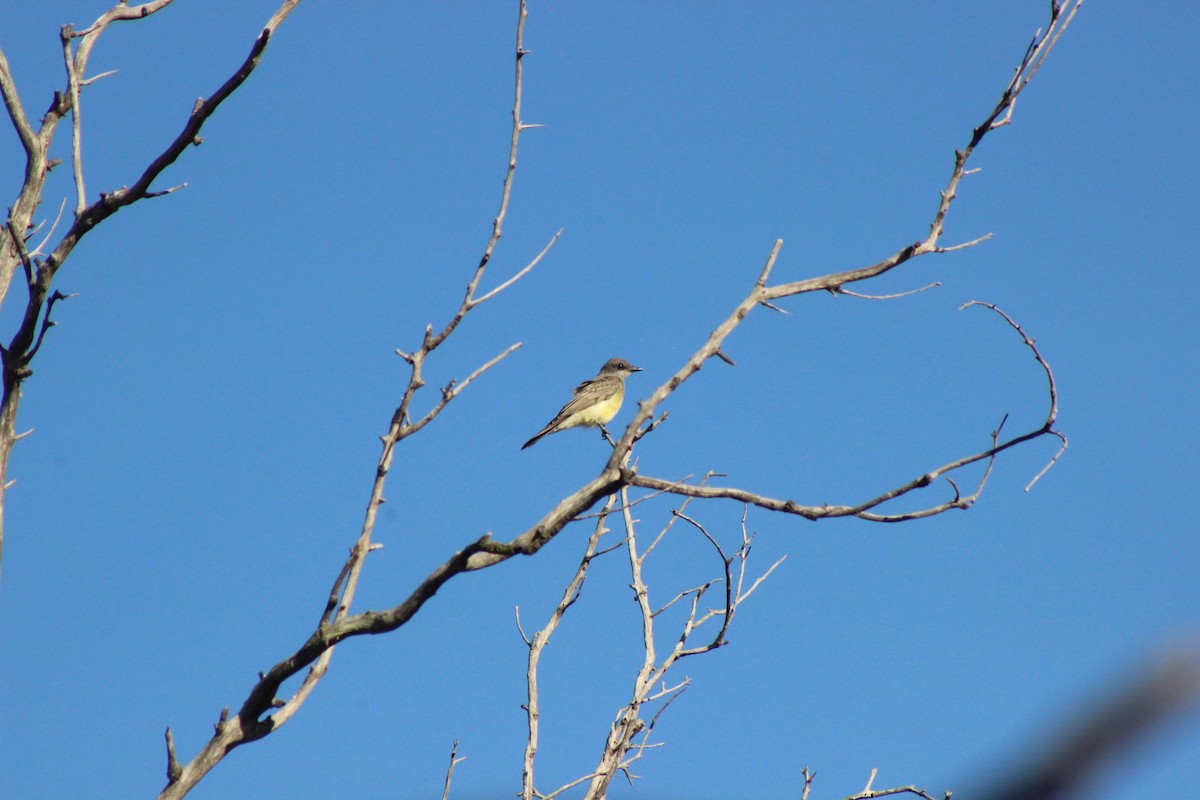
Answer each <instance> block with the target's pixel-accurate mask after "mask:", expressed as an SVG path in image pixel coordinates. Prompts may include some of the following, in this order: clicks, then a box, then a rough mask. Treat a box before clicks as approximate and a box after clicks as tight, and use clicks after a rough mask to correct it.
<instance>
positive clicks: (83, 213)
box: [0, 0, 300, 554]
mask: <svg viewBox="0 0 1200 800" xmlns="http://www.w3.org/2000/svg"><path fill="white" fill-rule="evenodd" d="M170 2H171V0H155V1H154V2H148V3H143V4H141V5H137V6H130V5H128V4H127V3H125V2H120V3H118V4H117V5H115V6H114V7H113V8H111V9H109V10H108V11H107V12H105V13H104V14H103V15H101V16H100V18H99V19H97V20H96V21H95V22H94V23H92V25H91V26H90V27H88V28H87V29H86V30H84V31H82V32H79V33H76V32H74V31H73V30H72V29H71V28H70V27H69V26H68V27H64V28H63V29H62V30H61V32H60V39H61V41H62V47H63V61H64V63H65V66H66V70H67V88H66V91H65V92H56V93H55V95H54V99H53V101H52V102H51V104H50V108H49V110H47V112H46V113H45V115H43V117H42V119H41V124H40V128H38V129H37V130H36V131H35V130H34V129H33V126H32V125H31V124H30V122H29V119H28V117H27V116H26V113H25V110H24V107H23V106H22V104H21V101H20V98H19V97H18V94H17V88H16V84H15V82H14V81H13V79H12V74H11V70H10V69H9V66H8V61H7V59H6V58H5V57H4V54H3V53H2V52H0V95H3V98H4V105H5V108H6V109H7V111H8V116H9V119H10V120H11V121H12V123H13V126H14V128H15V129H16V131H17V135H18V138H20V140H21V145H22V147H23V149H24V150H25V178H24V181H23V183H22V185H21V189H20V191H19V192H18V195H17V200H16V202H15V203H13V205H12V206H11V207H10V208H9V209H8V219H7V220H6V221H5V224H4V226H3V227H0V301H2V300H3V299H4V298H5V297H6V296H7V294H8V290H9V287H10V285H11V282H12V275H13V272H14V271H15V269H16V265H17V264H18V263H20V264H21V265H22V266H23V267H24V269H25V271H26V278H27V281H26V282H27V285H28V288H29V294H28V298H27V300H26V304H25V311H24V314H23V316H22V319H21V322H20V324H19V325H18V327H17V330H16V333H15V334H14V335H13V336H12V338H11V339H10V340H9V342H8V344H7V345H6V346H5V347H3V349H2V351H0V353H2V355H3V395H2V397H0V554H2V552H3V542H4V526H3V504H4V497H3V492H4V487H6V486H7V485H8V481H7V480H6V478H7V473H8V462H9V457H10V455H11V453H12V447H13V444H14V443H15V442H16V441H17V434H16V417H17V407H18V405H19V403H20V396H21V392H20V386H21V383H22V381H24V380H25V379H26V378H28V377H29V376H30V375H31V374H32V371H31V370H30V368H29V364H30V361H31V360H32V359H33V357H34V356H35V355H36V354H37V350H38V348H39V347H40V345H41V343H42V341H43V340H44V338H45V333H46V330H47V329H48V328H49V327H50V326H52V325H53V322H51V321H50V315H49V312H50V306H52V305H53V303H54V302H55V301H56V300H57V299H61V298H62V297H64V295H63V294H62V293H60V292H58V291H57V290H55V291H54V292H53V293H52V292H51V283H52V282H53V280H54V277H55V274H56V273H57V271H58V270H59V268H60V267H62V265H63V263H64V262H65V261H66V259H67V257H68V256H70V254H71V252H72V251H73V250H74V248H75V245H77V244H78V243H79V241H80V239H82V238H83V236H85V235H86V234H87V233H88V232H89V231H90V230H92V229H93V228H94V227H96V226H97V225H98V224H100V223H101V222H103V221H104V220H105V219H107V218H108V217H110V216H112V215H113V214H115V213H116V212H117V211H118V210H120V209H121V208H124V207H125V206H127V205H131V204H132V203H135V202H137V201H138V200H141V199H144V198H147V197H155V196H160V195H162V194H167V193H170V192H172V191H174V189H175V188H178V187H174V188H172V189H167V190H164V191H158V192H156V191H151V188H150V187H151V185H152V184H153V182H154V181H155V179H157V178H158V176H159V175H160V174H161V173H162V172H163V170H165V169H166V168H167V167H168V166H170V165H171V164H172V163H174V162H175V160H176V159H177V158H179V156H180V155H181V154H182V153H183V151H184V149H186V148H187V146H188V145H191V144H198V143H199V141H200V139H199V133H200V129H201V128H202V127H203V126H204V123H205V121H207V119H208V118H209V117H210V116H211V115H212V114H213V112H215V111H216V109H217V108H218V107H219V106H220V105H221V103H223V102H224V101H225V99H226V98H228V97H229V95H230V94H232V93H233V92H234V91H235V90H236V89H237V88H238V87H239V86H241V85H242V83H243V82H245V80H246V78H248V77H249V76H250V73H251V72H253V71H254V68H255V67H257V66H258V63H259V61H260V59H261V58H262V54H263V51H264V50H265V49H266V46H267V42H268V41H269V39H270V37H271V35H272V34H273V33H274V31H275V29H276V27H278V25H279V24H280V23H281V22H282V21H283V20H284V19H285V18H286V17H287V16H288V14H290V13H291V11H292V9H294V8H295V7H296V5H298V4H299V2H300V0H284V2H283V3H282V4H281V5H280V6H279V8H278V9H276V11H275V13H274V15H273V16H272V17H271V19H270V21H268V23H267V25H266V26H265V27H264V28H263V30H262V32H261V33H260V34H259V36H258V38H257V39H256V40H255V42H254V45H253V46H252V47H251V49H250V54H249V56H247V58H246V60H245V61H244V62H243V63H242V65H241V67H239V68H238V69H237V70H236V71H235V72H234V74H233V75H232V76H231V77H230V78H229V79H228V80H227V81H226V82H225V83H224V84H222V86H221V87H220V88H218V89H217V91H216V92H214V93H213V95H212V96H210V97H208V98H207V99H200V100H198V101H196V105H195V107H194V108H193V110H192V113H191V115H190V116H189V117H188V119H187V120H186V121H185V122H184V125H183V130H182V131H181V132H180V133H179V135H178V136H177V137H176V138H175V140H174V141H173V142H172V143H171V144H170V145H168V146H167V148H166V149H165V150H164V151H163V152H162V153H161V154H159V156H158V157H156V158H155V159H154V160H153V161H151V162H150V164H149V166H147V167H146V169H145V170H144V171H143V172H142V174H141V176H140V177H139V178H138V179H137V180H136V181H135V182H134V183H133V185H132V186H131V187H128V188H125V187H122V188H120V189H117V190H116V191H113V192H109V193H102V194H101V195H100V199H99V200H98V201H96V202H95V203H92V204H91V205H87V200H86V195H85V188H84V179H83V148H82V129H81V120H82V117H81V114H80V108H79V97H80V87H81V86H82V85H83V76H84V73H85V71H86V69H87V62H88V57H89V56H90V54H91V50H92V47H93V46H94V45H95V43H96V41H97V39H98V38H99V37H100V35H101V34H102V33H103V32H104V31H105V29H107V27H108V26H109V24H111V23H112V22H117V21H122V20H131V19H143V18H145V17H147V16H149V15H151V14H154V13H155V12H157V11H159V10H161V9H163V8H165V7H166V6H167V5H169V4H170ZM75 39H78V40H79V45H78V47H76V49H75V52H74V54H72V53H71V42H72V41H73V40H75ZM68 111H70V112H71V113H72V120H73V125H72V148H71V149H72V162H73V172H74V177H75V185H76V212H75V219H74V221H73V222H72V223H71V226H70V227H69V228H68V229H67V231H66V232H65V233H64V234H63V235H62V238H61V239H60V240H59V242H58V244H57V245H56V246H55V247H54V249H53V250H52V251H51V253H50V254H49V255H48V256H46V257H44V258H41V257H37V256H32V255H31V254H29V253H27V252H26V251H25V242H24V240H25V232H26V231H28V230H30V229H31V228H33V227H34V226H33V223H32V220H33V214H34V213H35V211H36V209H37V207H38V205H39V203H40V202H41V199H42V192H43V189H44V187H45V181H46V176H47V175H48V174H49V171H50V169H52V168H53V167H54V166H55V164H56V163H57V162H56V161H52V160H51V159H50V158H49V156H48V153H49V151H50V144H51V141H52V140H53V138H54V133H55V131H56V130H57V127H58V123H59V122H60V121H61V120H62V118H63V117H64V116H65V115H66V114H67V112H68ZM41 249H42V246H41V245H39V246H38V247H37V248H35V252H38V253H40V252H41Z"/></svg>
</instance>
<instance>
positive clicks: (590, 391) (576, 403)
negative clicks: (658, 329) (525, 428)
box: [521, 358, 642, 450]
mask: <svg viewBox="0 0 1200 800" xmlns="http://www.w3.org/2000/svg"><path fill="white" fill-rule="evenodd" d="M641 371H642V368H641V367H635V366H634V365H633V364H630V363H629V362H628V361H626V360H625V359H623V358H610V359H609V360H608V361H606V362H604V366H603V367H601V368H600V374H599V375H597V376H596V377H594V378H592V379H590V380H586V381H584V382H583V383H581V384H579V385H578V386H576V387H575V396H574V397H572V398H571V400H570V402H568V403H567V404H566V405H565V406H563V407H562V410H561V411H559V412H558V414H556V415H555V416H554V419H552V420H550V422H549V423H547V425H546V427H544V428H542V429H541V430H540V431H538V432H537V434H536V435H535V436H534V437H533V438H532V439H530V440H529V441H528V442H526V443H525V444H523V445H521V449H522V450H524V449H525V448H527V447H530V446H531V445H533V443H534V442H536V441H537V440H538V439H541V438H542V437H543V436H546V435H547V434H551V433H558V432H559V431H565V430H566V429H567V428H578V427H580V426H592V427H597V428H600V429H602V430H603V429H604V426H605V425H606V424H607V423H608V421H609V420H611V419H612V418H613V417H615V416H616V415H617V412H618V411H620V410H621V402H622V401H623V400H624V399H625V379H626V378H628V377H629V376H630V375H632V374H633V373H635V372H641ZM606 432H607V431H606Z"/></svg>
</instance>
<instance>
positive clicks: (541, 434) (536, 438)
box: [521, 428, 550, 450]
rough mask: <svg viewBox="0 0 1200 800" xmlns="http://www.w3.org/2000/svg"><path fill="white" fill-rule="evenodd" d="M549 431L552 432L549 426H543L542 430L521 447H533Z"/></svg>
mask: <svg viewBox="0 0 1200 800" xmlns="http://www.w3.org/2000/svg"><path fill="white" fill-rule="evenodd" d="M549 432H550V429H549V428H543V429H542V430H540V431H538V432H537V433H536V434H535V435H534V437H533V438H532V439H530V440H529V441H528V442H526V443H525V444H523V445H521V449H522V450H524V449H525V448H527V447H531V446H532V445H533V444H534V443H535V442H536V441H537V440H538V439H540V438H542V437H543V436H545V435H546V434H547V433H549Z"/></svg>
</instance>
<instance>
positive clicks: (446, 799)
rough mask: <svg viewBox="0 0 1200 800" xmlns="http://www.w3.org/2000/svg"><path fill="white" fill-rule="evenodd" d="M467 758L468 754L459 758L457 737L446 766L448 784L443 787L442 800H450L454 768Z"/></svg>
mask: <svg viewBox="0 0 1200 800" xmlns="http://www.w3.org/2000/svg"><path fill="white" fill-rule="evenodd" d="M466 760H467V758H466V756H463V757H462V758H458V739H455V740H454V745H453V746H452V747H451V748H450V764H449V765H448V766H447V767H446V786H445V788H444V789H442V800H450V779H451V778H453V777H454V768H455V767H457V766H458V765H459V764H461V763H462V762H464V761H466Z"/></svg>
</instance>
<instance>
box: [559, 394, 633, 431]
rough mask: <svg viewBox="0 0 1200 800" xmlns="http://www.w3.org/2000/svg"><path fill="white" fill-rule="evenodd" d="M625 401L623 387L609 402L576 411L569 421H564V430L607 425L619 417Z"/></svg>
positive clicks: (605, 401)
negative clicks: (622, 403)
mask: <svg viewBox="0 0 1200 800" xmlns="http://www.w3.org/2000/svg"><path fill="white" fill-rule="evenodd" d="M624 399H625V387H623V386H622V387H621V388H620V389H618V390H617V393H616V394H614V395H613V396H612V397H610V398H609V399H607V400H604V401H602V402H599V403H596V404H595V405H593V406H591V407H589V408H585V409H582V410H580V411H576V412H575V413H574V414H572V415H571V416H570V417H568V418H567V419H565V420H563V424H562V425H561V426H559V428H560V430H561V429H562V428H575V427H579V426H592V427H596V426H599V425H607V424H608V422H609V420H611V419H612V418H613V417H615V416H616V415H617V412H618V411H620V410H621V402H622V401H623V400H624Z"/></svg>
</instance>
